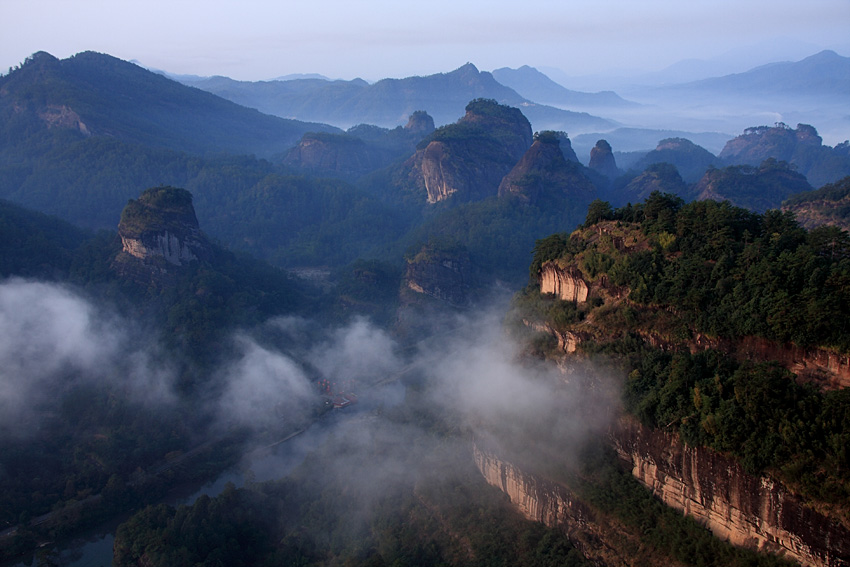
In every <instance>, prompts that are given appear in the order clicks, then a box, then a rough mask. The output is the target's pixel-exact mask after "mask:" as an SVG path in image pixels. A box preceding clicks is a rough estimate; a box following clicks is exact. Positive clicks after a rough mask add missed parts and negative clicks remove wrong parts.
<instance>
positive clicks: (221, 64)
mask: <svg viewBox="0 0 850 567" xmlns="http://www.w3.org/2000/svg"><path fill="white" fill-rule="evenodd" d="M0 21H3V22H4V23H5V25H4V26H3V27H4V30H3V34H2V35H0V69H2V70H3V72H6V70H7V69H8V68H9V67H13V66H15V65H18V64H20V63H21V62H22V61H23V60H24V59H25V58H26V57H27V56H29V55H31V54H32V53H35V52H36V51H47V52H48V53H51V54H53V55H55V56H57V57H59V58H65V57H69V56H71V55H73V54H75V53H78V52H80V51H87V50H93V51H99V52H103V53H108V54H110V55H114V56H116V57H119V58H121V59H125V60H134V61H137V62H138V63H139V64H141V65H143V66H145V67H148V68H152V69H161V70H164V71H168V72H170V73H176V74H194V75H203V76H207V75H224V76H229V77H232V78H236V79H242V80H262V79H271V78H275V77H280V76H284V75H288V74H294V73H319V74H322V75H325V76H328V77H331V78H342V79H352V78H355V77H362V78H365V79H367V80H377V79H380V78H384V77H405V76H411V75H429V74H433V73H439V72H447V71H451V70H453V69H456V68H457V67H459V66H461V65H463V64H464V63H467V62H471V63H474V64H475V65H476V66H477V67H478V68H479V69H481V70H488V71H489V70H493V69H496V68H499V67H519V66H521V65H532V66H535V67H539V68H541V67H550V68H555V69H560V70H561V71H563V72H564V74H565V75H567V76H581V75H588V74H594V73H599V72H608V73H621V74H623V73H625V74H629V73H631V74H633V73H638V72H643V71H647V72H650V71H659V70H662V69H663V68H665V67H667V66H669V65H671V64H673V63H676V62H677V61H680V60H684V59H707V60H708V59H717V58H719V59H721V60H723V59H724V58H725V60H726V61H727V62H729V61H732V60H735V61H738V65H739V66H743V67H744V68H743V69H739V70H745V69H746V68H748V66H752V65H757V64H761V63H764V62H769V61H775V60H797V59H801V58H803V57H805V56H808V55H811V54H813V53H816V52H818V51H820V50H822V49H833V50H835V51H837V52H838V53H840V54H841V55H844V56H850V39H848V36H850V34H848V31H850V0H807V1H805V2H803V1H801V0H710V1H706V0H688V1H684V2H683V1H682V0H642V1H635V0H593V1H585V0H536V1H535V2H533V3H528V2H518V1H516V0H514V1H512V2H508V1H507V0H489V1H488V2H469V1H463V0H429V1H427V2H410V1H406V0H362V1H359V2H357V1H351V0H312V1H310V2H305V1H304V0H298V1H292V0H240V1H239V2H236V1H225V0H144V1H140V0H0Z"/></svg>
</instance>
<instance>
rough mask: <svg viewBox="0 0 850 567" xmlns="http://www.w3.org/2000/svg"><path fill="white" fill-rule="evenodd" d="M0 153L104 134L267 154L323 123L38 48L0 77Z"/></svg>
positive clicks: (90, 57) (192, 148) (98, 59)
mask: <svg viewBox="0 0 850 567" xmlns="http://www.w3.org/2000/svg"><path fill="white" fill-rule="evenodd" d="M0 92H2V93H3V96H2V97H0V116H2V117H3V122H2V130H3V134H2V136H0V144H1V145H0V154H5V155H9V154H16V153H18V152H17V150H15V146H20V145H21V144H27V143H28V140H32V142H31V143H30V144H29V145H30V146H36V147H34V148H33V149H35V150H37V149H38V148H37V146H38V142H36V141H35V138H39V139H40V138H44V137H45V136H46V135H47V134H53V135H59V134H60V133H61V134H62V135H64V136H65V137H66V138H69V139H82V138H86V137H109V138H114V139H119V140H122V141H125V142H128V143H135V144H143V145H147V146H149V147H156V148H167V149H172V150H179V151H186V152H191V153H197V154H204V153H211V152H215V153H245V154H257V155H261V156H270V155H273V154H275V153H278V152H281V151H283V150H285V149H288V148H289V147H291V146H292V145H294V144H295V143H296V142H297V141H298V139H299V138H300V137H301V136H302V135H303V134H304V133H305V132H307V131H310V130H323V131H334V130H335V129H334V128H331V127H329V126H325V125H321V124H307V123H304V122H299V121H295V120H284V119H281V118H277V117H273V116H267V115H263V114H261V113H259V112H257V111H256V110H252V109H249V108H245V107H242V106H239V105H237V104H234V103H232V102H230V101H227V100H224V99H222V98H220V97H217V96H213V95H211V94H209V93H207V92H204V91H201V90H199V89H194V88H190V87H186V86H185V85H182V84H180V83H178V82H176V81H172V80H170V79H167V78H165V77H163V76H161V75H158V74H156V73H152V72H150V71H147V70H145V69H143V68H141V67H139V66H137V65H134V64H132V63H128V62H126V61H122V60H120V59H117V58H115V57H112V56H109V55H104V54H101V53H94V52H84V53H80V54H77V55H75V56H73V57H70V58H68V59H64V60H61V61H60V60H59V59H56V58H55V57H53V56H52V55H50V54H48V53H44V52H39V53H36V54H34V55H33V56H31V57H29V58H28V59H27V61H26V62H25V63H24V64H23V65H22V66H21V67H20V68H18V69H16V70H14V71H13V72H12V73H10V74H8V75H5V76H3V77H0Z"/></svg>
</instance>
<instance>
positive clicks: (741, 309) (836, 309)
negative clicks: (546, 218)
mask: <svg viewBox="0 0 850 567" xmlns="http://www.w3.org/2000/svg"><path fill="white" fill-rule="evenodd" d="M606 216H607V217H611V220H610V221H608V222H615V223H622V224H623V225H625V224H626V223H639V225H637V228H639V230H640V231H641V232H642V233H643V234H644V235H645V236H646V237H647V238H648V239H649V241H650V243H651V244H652V248H651V249H649V250H645V251H642V252H634V253H628V254H620V255H619V256H618V257H617V259H616V261H615V262H614V263H613V264H612V265H610V267H609V268H607V269H606V271H607V273H608V275H609V277H610V280H611V282H612V283H613V284H614V285H621V286H626V287H627V288H628V289H629V290H630V293H629V299H630V300H631V301H633V302H635V303H637V304H641V305H645V306H669V307H670V308H672V309H675V312H676V314H677V315H678V316H679V317H681V318H682V319H683V320H684V322H685V323H687V324H688V325H689V326H690V327H691V328H692V329H694V330H695V331H699V332H701V333H705V334H708V335H711V336H715V337H723V338H727V339H738V338H741V337H745V336H751V335H756V336H761V337H764V338H767V339H770V340H773V341H777V342H780V343H783V342H793V343H795V344H798V345H801V346H821V347H831V348H834V349H837V350H840V351H842V352H850V335H848V333H847V328H846V325H847V319H846V318H844V317H836V316H835V314H836V313H848V312H850V294H848V290H850V286H848V282H850V237H848V235H847V233H846V232H843V231H840V230H838V229H836V228H834V227H821V228H817V229H814V230H812V231H806V230H805V229H802V228H800V227H799V225H798V224H797V223H796V222H795V221H794V218H793V216H792V215H790V214H789V213H782V212H779V211H775V210H773V211H768V212H766V213H764V214H761V215H760V214H756V213H751V212H749V211H747V210H744V209H739V208H736V207H733V206H731V205H729V203H726V202H723V203H718V202H714V201H698V202H692V203H688V204H687V205H685V204H683V203H682V201H681V199H679V198H678V197H675V196H672V195H665V194H660V193H654V194H653V195H651V196H650V197H649V198H648V199H647V200H646V201H645V202H644V203H641V204H639V205H636V206H631V205H630V206H628V207H623V208H621V209H617V210H616V211H612V212H609V211H608V209H607V208H606V207H605V206H604V203H595V204H594V205H593V206H592V208H591V211H590V213H589V214H588V217H587V220H588V221H596V222H599V221H600V219H604V218H605V217H606ZM558 238H561V239H562V237H552V239H554V240H553V242H552V243H549V242H548V241H543V243H542V244H540V245H539V248H538V249H537V250H536V253H535V257H534V260H533V263H532V269H535V268H536V267H537V266H540V265H542V263H543V262H544V261H546V260H556V259H558V258H560V257H562V256H564V255H565V254H568V252H565V251H564V250H563V249H559V247H558V246H556V245H555V244H556V241H557V239H558ZM571 240H572V239H571ZM572 246H574V247H581V246H582V243H581V239H580V238H579V239H578V242H577V243H576V244H574V245H572ZM534 275H535V276H536V273H535V274H534Z"/></svg>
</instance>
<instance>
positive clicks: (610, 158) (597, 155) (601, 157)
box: [588, 140, 620, 180]
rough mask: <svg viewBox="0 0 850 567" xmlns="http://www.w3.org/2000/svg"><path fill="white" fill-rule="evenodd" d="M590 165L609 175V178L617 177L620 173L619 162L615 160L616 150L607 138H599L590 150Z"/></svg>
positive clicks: (595, 169) (601, 173)
mask: <svg viewBox="0 0 850 567" xmlns="http://www.w3.org/2000/svg"><path fill="white" fill-rule="evenodd" d="M588 167H589V168H590V169H592V170H593V171H595V172H597V173H599V174H600V175H603V176H605V177H607V178H608V179H609V180H612V179H615V178H616V177H618V176H619V175H620V170H619V169H617V162H616V161H615V160H614V152H613V151H612V150H611V144H609V143H608V142H607V141H606V140H599V141H598V142H596V145H595V146H594V147H593V149H591V150H590V163H588Z"/></svg>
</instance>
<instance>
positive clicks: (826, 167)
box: [719, 122, 850, 187]
mask: <svg viewBox="0 0 850 567" xmlns="http://www.w3.org/2000/svg"><path fill="white" fill-rule="evenodd" d="M845 147H846V143H845V144H840V145H839V146H836V147H835V148H832V147H830V146H824V145H823V143H822V139H821V137H820V136H819V135H818V132H817V130H815V128H814V127H812V126H809V125H808V124H797V128H796V129H791V127H790V126H788V125H786V124H783V123H782V122H779V123H777V124H776V125H775V126H772V127H771V126H758V127H755V128H747V129H746V130H744V133H743V134H741V135H740V136H738V137H737V138H733V139H732V140H729V141H728V142H727V143H726V145H725V146H724V147H723V150H722V151H721V152H720V156H719V157H720V159H722V160H724V161H725V162H726V163H728V164H745V165H752V166H757V165H759V164H761V163H762V162H763V161H764V160H766V159H770V158H772V159H775V160H777V161H787V162H788V163H791V164H794V165H795V166H796V168H797V171H798V172H799V173H801V174H802V175H804V176H806V178H807V179H808V181H809V183H811V184H812V186H814V187H820V186H822V185H824V184H826V183H834V182H836V181H838V180H839V179H841V178H843V177H846V176H847V175H850V155H848V154H847V152H846V149H845Z"/></svg>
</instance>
